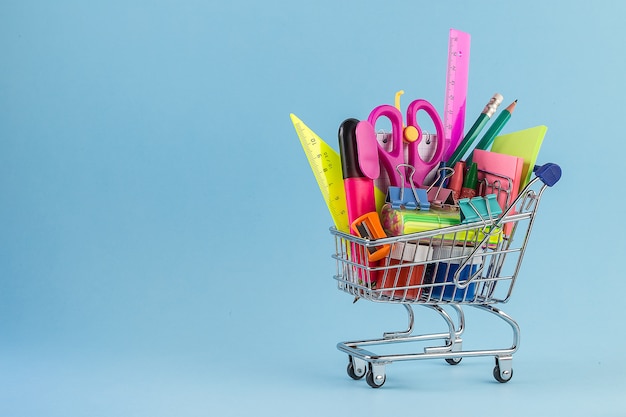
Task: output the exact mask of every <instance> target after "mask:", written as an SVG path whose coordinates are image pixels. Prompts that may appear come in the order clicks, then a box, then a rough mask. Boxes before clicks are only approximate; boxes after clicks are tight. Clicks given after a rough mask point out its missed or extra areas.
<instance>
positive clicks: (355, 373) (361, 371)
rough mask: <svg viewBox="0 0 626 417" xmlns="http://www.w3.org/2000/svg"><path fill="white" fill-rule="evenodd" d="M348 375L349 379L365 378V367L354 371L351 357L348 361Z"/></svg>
mask: <svg viewBox="0 0 626 417" xmlns="http://www.w3.org/2000/svg"><path fill="white" fill-rule="evenodd" d="M347 371H348V375H349V376H350V378H352V379H355V380H359V379H361V378H363V377H364V376H365V367H361V368H357V369H354V362H353V360H352V356H350V357H349V361H348V369H347Z"/></svg>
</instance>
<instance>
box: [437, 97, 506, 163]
mask: <svg viewBox="0 0 626 417" xmlns="http://www.w3.org/2000/svg"><path fill="white" fill-rule="evenodd" d="M502 100H504V98H503V97H502V95H501V94H498V93H496V94H494V95H493V97H491V100H489V103H487V105H486V106H485V108H484V109H483V111H482V113H480V116H478V119H476V121H475V122H474V124H473V125H472V127H471V128H470V130H468V131H467V134H466V135H465V137H464V138H463V141H462V142H461V144H460V145H459V146H458V147H457V148H456V150H455V151H454V153H453V154H452V155H451V156H450V158H449V159H448V162H446V165H447V166H449V167H454V166H455V165H456V164H457V163H458V162H459V161H461V160H463V157H464V156H465V154H466V153H467V151H468V150H469V148H470V146H472V144H473V143H474V141H475V140H476V138H477V137H478V135H479V134H480V132H481V131H482V130H483V127H485V125H486V124H487V122H488V121H489V119H491V116H493V115H494V114H495V112H496V110H497V109H498V106H499V105H500V103H502Z"/></svg>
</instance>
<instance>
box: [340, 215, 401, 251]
mask: <svg viewBox="0 0 626 417" xmlns="http://www.w3.org/2000/svg"><path fill="white" fill-rule="evenodd" d="M350 228H351V229H352V231H353V232H354V234H356V235H357V236H359V237H362V238H363V239H368V240H376V239H382V238H385V237H387V235H386V234H385V232H384V231H383V227H382V225H381V224H380V218H379V217H378V213H376V212H375V211H372V212H369V213H365V214H363V215H362V216H360V217H359V218H357V219H356V220H354V221H353V222H352V224H351V225H350ZM390 249H391V246H390V245H389V244H387V245H380V246H368V247H367V251H368V254H367V257H368V259H369V261H370V262H376V261H380V260H381V259H383V258H384V257H385V256H387V255H388V254H389V250H390Z"/></svg>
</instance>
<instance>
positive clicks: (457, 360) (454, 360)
mask: <svg viewBox="0 0 626 417" xmlns="http://www.w3.org/2000/svg"><path fill="white" fill-rule="evenodd" d="M461 359H463V358H446V362H448V363H449V364H450V365H458V364H460V363H461Z"/></svg>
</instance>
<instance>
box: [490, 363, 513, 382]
mask: <svg viewBox="0 0 626 417" xmlns="http://www.w3.org/2000/svg"><path fill="white" fill-rule="evenodd" d="M493 377H494V378H495V379H496V381H498V382H501V383H503V384H504V383H505V382H509V381H510V380H511V378H513V369H511V370H510V371H508V372H505V375H502V373H501V372H500V366H499V365H496V366H495V367H494V368H493Z"/></svg>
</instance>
